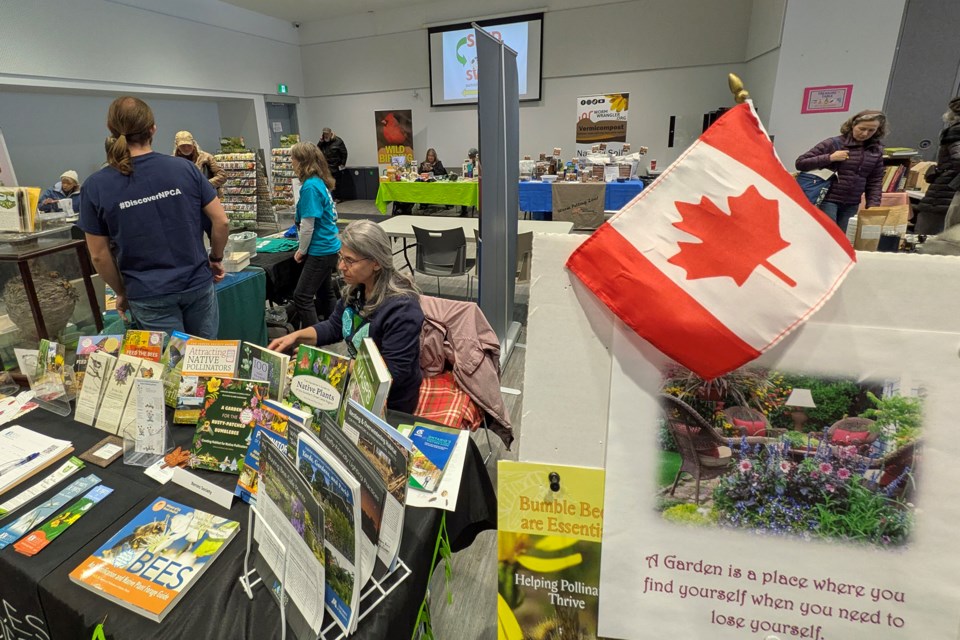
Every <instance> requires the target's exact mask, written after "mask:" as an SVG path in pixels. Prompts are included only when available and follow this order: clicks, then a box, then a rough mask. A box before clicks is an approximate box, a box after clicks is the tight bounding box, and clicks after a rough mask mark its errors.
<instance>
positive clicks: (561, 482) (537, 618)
mask: <svg viewBox="0 0 960 640" xmlns="http://www.w3.org/2000/svg"><path fill="white" fill-rule="evenodd" d="M497 469H498V478H499V481H498V487H497V498H498V499H497V503H498V514H497V523H498V533H497V537H498V545H497V546H498V548H499V554H498V555H499V559H498V560H499V566H498V570H497V575H498V577H499V580H498V582H499V594H498V596H497V626H498V627H499V628H500V629H501V630H504V631H505V632H506V634H505V635H506V637H511V638H527V637H534V636H535V635H536V634H537V633H538V630H540V629H543V628H544V627H545V625H547V626H548V628H557V627H561V628H564V629H569V630H570V634H571V635H570V637H574V638H596V637H598V636H597V609H598V602H599V594H600V586H599V585H600V542H601V537H602V533H603V487H604V472H603V469H588V468H585V467H570V466H563V465H554V464H534V463H527V462H515V461H511V460H501V461H500V463H499V466H498V468H497ZM716 637H721V636H720V634H718V635H717V636H716Z"/></svg>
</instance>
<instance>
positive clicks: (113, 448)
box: [90, 443, 122, 460]
mask: <svg viewBox="0 0 960 640" xmlns="http://www.w3.org/2000/svg"><path fill="white" fill-rule="evenodd" d="M121 450H122V447H121V446H120V445H118V444H113V443H107V444H105V445H103V446H102V447H100V448H99V449H97V450H96V451H94V452H93V453H92V454H90V455H92V456H95V457H97V458H102V459H104V460H109V459H110V458H112V457H113V456H114V455H116V454H117V453H118V452H120V451H121Z"/></svg>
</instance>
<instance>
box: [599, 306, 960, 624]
mask: <svg viewBox="0 0 960 640" xmlns="http://www.w3.org/2000/svg"><path fill="white" fill-rule="evenodd" d="M870 295H871V296H875V295H876V291H875V290H871V292H870ZM907 298H912V300H897V301H896V304H898V305H910V304H915V305H918V306H921V307H922V306H927V307H930V306H932V305H933V304H939V303H935V302H933V300H931V301H930V302H929V303H927V304H926V305H924V304H923V303H922V302H921V301H919V300H918V299H917V296H916V295H914V296H907ZM877 304H878V307H877V308H874V309H872V312H874V313H875V312H877V309H878V308H880V307H882V304H883V302H882V301H877ZM838 312H839V313H840V314H841V315H842V314H844V313H855V310H853V309H850V308H848V307H845V306H843V305H839V304H838V305H837V306H835V307H833V308H832V309H831V311H830V312H827V311H826V308H825V310H824V311H823V312H821V313H822V314H824V315H822V316H815V317H814V319H813V320H811V321H810V322H808V323H807V324H806V325H804V327H802V328H801V329H800V330H798V331H797V332H795V333H794V334H792V335H791V336H789V337H788V338H787V339H786V340H784V342H783V343H781V344H780V345H778V346H777V347H776V348H774V349H772V350H771V351H770V352H768V353H767V354H766V355H765V356H764V357H763V358H761V360H760V361H758V362H757V363H756V364H757V365H765V366H768V367H772V368H776V370H778V371H788V372H805V373H810V374H813V375H818V376H844V377H853V378H855V379H858V380H861V381H862V380H899V382H900V386H901V387H905V388H908V387H915V386H917V385H922V386H923V387H924V388H925V389H926V392H927V395H926V398H925V399H924V404H923V406H924V418H923V427H922V429H923V431H922V433H923V436H922V437H923V449H922V459H921V462H920V467H921V469H920V472H919V474H918V475H917V476H916V480H917V485H916V493H915V494H914V497H913V498H911V500H912V501H913V502H914V503H915V504H916V509H917V510H916V513H915V522H914V524H913V527H912V529H911V534H910V538H909V540H908V543H907V545H906V546H904V547H896V548H893V549H884V548H880V547H877V546H873V545H862V546H858V545H854V544H850V543H842V542H825V541H808V540H803V539H800V538H797V537H788V536H775V535H765V536H760V535H757V534H753V533H750V532H748V531H745V530H742V529H729V528H717V527H683V526H680V525H677V524H674V523H670V522H666V521H664V520H663V519H662V518H661V517H660V515H659V513H658V512H657V511H656V509H655V502H656V499H657V487H656V481H655V477H656V469H657V461H658V446H657V430H658V429H657V424H658V423H657V418H658V407H657V402H656V397H655V393H656V390H657V387H658V385H659V379H660V378H659V371H658V368H657V366H655V365H654V363H652V362H650V361H648V360H646V359H645V358H643V357H642V355H641V349H643V348H646V347H645V343H644V342H643V341H642V340H641V339H640V338H638V337H637V336H636V335H635V334H633V332H632V331H630V330H629V329H626V328H625V327H624V326H623V325H622V324H621V323H617V328H616V331H615V334H614V339H613V345H612V349H611V353H612V354H613V356H614V364H613V371H612V374H611V387H610V425H609V429H610V431H609V434H608V438H609V441H610V442H612V443H616V444H615V446H611V447H608V449H607V484H606V487H607V490H606V498H605V500H606V505H605V520H604V538H603V558H602V568H601V587H600V592H601V594H602V597H601V598H600V628H599V635H601V636H604V637H610V638H631V639H647V638H649V639H651V640H652V639H654V638H658V639H659V638H663V637H687V638H725V637H730V638H765V637H769V636H774V637H778V638H781V639H784V638H796V637H807V638H811V639H816V638H820V639H821V640H837V639H839V638H842V639H843V640H872V639H875V638H884V640H908V639H909V640H912V639H915V638H957V626H958V620H957V615H956V613H955V612H956V610H957V605H958V604H960V585H958V584H957V581H956V575H957V573H958V571H960V557H958V556H957V554H954V553H950V552H949V551H948V550H949V549H951V548H952V546H953V542H954V541H955V540H956V523H957V521H958V518H960V505H958V504H957V501H956V500H955V495H954V494H955V487H956V485H957V480H958V473H957V471H956V470H957V465H956V460H957V459H958V454H960V439H958V438H957V437H956V415H955V414H956V403H955V402H954V401H953V399H954V397H955V395H956V380H957V379H958V376H960V359H958V358H957V350H956V347H957V334H956V332H953V333H950V332H935V331H906V330H899V329H888V328H877V327H866V326H851V325H850V324H840V323H836V322H831V318H830V317H829V316H830V315H831V314H833V313H838ZM817 320H821V322H820V323H818V322H817ZM918 326H919V325H918ZM647 353H649V351H647ZM676 560H679V561H682V562H685V563H690V564H688V565H685V567H684V570H681V569H677V568H676V567H677V564H676V562H675V561H676ZM697 562H702V563H703V567H711V566H712V567H717V568H718V571H719V572H720V575H714V574H713V572H712V571H707V570H705V569H704V568H702V567H701V566H700V565H696V564H695V563H697ZM738 571H739V574H737V572H738ZM751 571H752V572H754V575H753V577H751V574H750V573H749V572H751ZM828 579H829V580H830V581H832V583H827V582H826V581H827V580H828ZM765 581H766V584H764V582H765ZM816 581H824V582H820V583H818V582H816ZM818 584H819V585H820V586H818ZM844 585H851V586H850V587H846V586H844ZM692 588H696V589H698V591H697V592H696V593H694V592H692V591H691V589H692ZM667 589H669V590H670V592H667ZM711 589H713V590H714V591H710V590H711ZM717 590H722V591H723V592H725V593H728V594H731V596H735V597H733V598H732V600H733V601H732V602H726V601H722V600H721V599H720V598H719V597H718V596H717V595H712V596H711V595H706V596H704V595H703V594H704V593H706V594H711V593H712V594H716V593H718V591H717ZM684 596H686V597H684ZM768 597H769V598H770V599H769V600H768V599H767V598H768ZM741 602H742V604H741ZM778 606H779V607H780V608H779V609H778V608H777V607H778ZM820 607H825V608H826V609H820ZM804 611H806V613H804ZM638 620H643V621H644V624H643V625H638V624H637V621H638ZM738 624H742V625H743V627H742V628H739V629H738V628H737V625H738ZM731 625H732V626H731ZM775 625H781V626H779V627H778V626H775ZM783 625H785V626H783ZM794 628H795V629H797V630H798V631H797V632H795V633H791V632H790V629H794ZM800 630H805V631H804V633H807V634H809V635H806V636H801V635H799V634H800Z"/></svg>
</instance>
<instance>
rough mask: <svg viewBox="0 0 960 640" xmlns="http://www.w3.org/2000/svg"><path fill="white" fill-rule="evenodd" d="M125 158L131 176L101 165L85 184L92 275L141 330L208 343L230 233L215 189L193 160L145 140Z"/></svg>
mask: <svg viewBox="0 0 960 640" xmlns="http://www.w3.org/2000/svg"><path fill="white" fill-rule="evenodd" d="M155 129H156V127H155V126H154V127H153V128H152V130H151V134H152V132H153V131H155ZM151 137H152V136H151ZM129 159H130V160H131V161H132V172H131V173H130V174H129V175H124V174H123V173H121V171H120V170H118V169H117V168H115V167H114V166H107V167H104V168H103V169H101V170H100V171H98V172H97V173H95V174H93V175H92V176H90V178H88V179H87V182H86V184H85V185H84V189H83V198H82V201H81V206H80V220H79V222H78V223H77V224H78V226H79V227H80V228H81V229H82V230H83V231H84V232H85V233H86V237H87V246H88V247H89V248H90V254H91V258H92V260H93V263H94V265H95V266H96V268H97V272H98V273H100V275H101V276H102V277H103V279H104V281H106V283H107V284H109V285H110V286H111V287H112V288H113V289H114V290H115V291H116V292H117V308H118V309H119V310H120V311H121V312H123V311H124V310H125V309H126V308H128V307H129V309H130V310H131V312H132V313H133V316H134V318H135V320H136V321H137V322H138V323H139V324H140V325H142V326H143V327H144V328H145V329H149V330H155V331H166V332H167V333H169V332H171V331H185V332H186V333H189V334H192V335H195V336H198V337H202V338H208V339H214V338H216V337H217V329H218V324H219V310H218V307H217V299H216V291H215V290H214V281H219V280H221V279H222V278H223V268H222V266H221V262H222V260H223V249H224V246H225V244H226V239H227V229H228V223H227V218H226V214H225V213H224V211H223V206H222V205H221V204H220V200H219V199H218V198H217V192H216V190H215V189H214V188H213V187H212V186H210V182H209V181H208V180H207V179H206V178H204V177H203V176H202V175H201V173H200V172H199V171H198V170H197V168H196V167H195V166H194V165H193V163H191V162H189V161H187V160H184V159H183V158H174V157H171V156H167V155H163V154H160V153H155V152H153V151H152V150H150V146H149V141H147V143H146V144H143V145H135V144H132V143H131V144H130V145H129ZM204 217H207V218H209V220H210V223H211V224H210V225H209V226H211V227H212V229H211V242H210V244H211V248H210V253H209V254H208V253H207V250H206V249H205V248H204V242H203V233H204V231H203V225H204V223H203V219H204ZM111 241H112V242H113V244H114V248H113V251H112V252H111V248H110V244H111ZM120 276H122V279H121V277H120Z"/></svg>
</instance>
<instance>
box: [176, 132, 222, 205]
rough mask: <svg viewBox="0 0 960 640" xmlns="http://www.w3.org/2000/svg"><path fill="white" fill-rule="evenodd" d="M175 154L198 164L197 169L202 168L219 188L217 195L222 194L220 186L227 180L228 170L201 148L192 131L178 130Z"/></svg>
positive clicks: (204, 175)
mask: <svg viewBox="0 0 960 640" xmlns="http://www.w3.org/2000/svg"><path fill="white" fill-rule="evenodd" d="M173 155H175V156H176V157H178V158H184V159H186V160H189V161H190V162H192V163H193V164H195V165H197V169H200V173H202V174H203V177H204V178H206V179H207V180H209V181H210V185H211V186H212V187H213V188H214V189H216V190H217V196H218V197H219V196H220V195H222V194H221V193H220V191H221V189H220V188H221V187H222V186H223V183H224V182H226V181H227V172H226V171H224V169H223V167H221V166H220V164H219V163H218V162H217V160H216V158H214V157H213V155H212V154H209V153H207V152H206V151H204V150H203V149H201V148H200V145H199V144H197V141H196V140H194V139H193V134H192V133H190V132H189V131H177V135H175V136H174V137H173Z"/></svg>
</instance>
